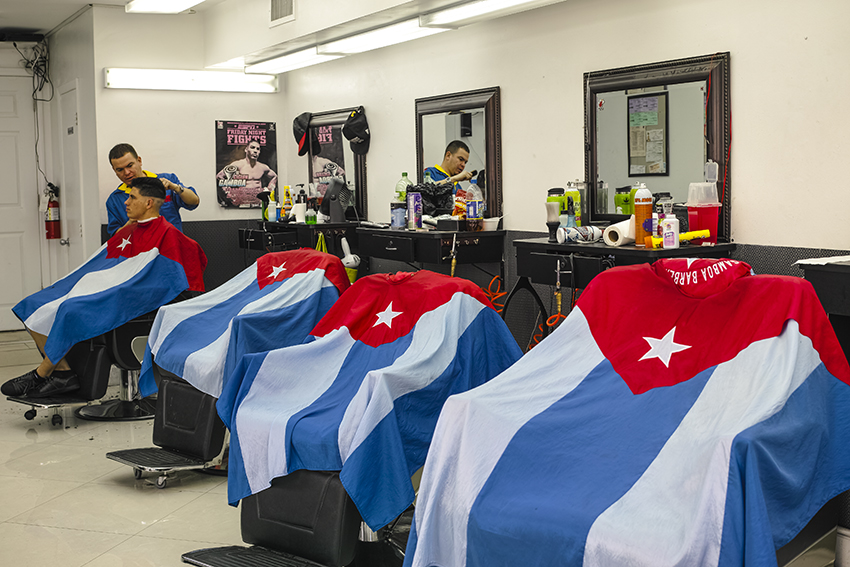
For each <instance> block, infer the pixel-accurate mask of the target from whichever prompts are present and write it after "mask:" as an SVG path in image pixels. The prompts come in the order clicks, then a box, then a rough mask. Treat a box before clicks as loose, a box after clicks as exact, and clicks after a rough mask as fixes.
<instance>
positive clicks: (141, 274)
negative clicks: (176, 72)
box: [0, 177, 207, 398]
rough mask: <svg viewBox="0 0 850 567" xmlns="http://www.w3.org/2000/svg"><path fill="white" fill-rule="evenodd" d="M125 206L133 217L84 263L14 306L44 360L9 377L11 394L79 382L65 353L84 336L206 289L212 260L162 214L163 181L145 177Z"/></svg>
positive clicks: (64, 388) (48, 392) (42, 393)
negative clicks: (206, 274) (183, 294)
mask: <svg viewBox="0 0 850 567" xmlns="http://www.w3.org/2000/svg"><path fill="white" fill-rule="evenodd" d="M130 187H131V188H132V189H131V191H130V194H129V195H128V197H127V199H126V201H125V202H124V207H125V209H126V211H127V216H128V217H129V218H130V220H131V221H133V222H130V223H129V224H127V225H126V226H124V227H123V228H121V229H120V230H119V231H118V232H116V233H115V235H114V236H113V237H112V238H110V239H109V240H108V241H107V242H106V244H104V245H103V246H101V247H100V249H98V251H97V252H95V254H94V255H93V256H92V257H91V258H89V259H88V260H87V261H86V262H85V263H84V264H83V265H82V266H80V267H79V268H77V269H76V270H75V271H73V272H71V273H70V274H68V275H67V276H65V277H64V278H62V279H60V280H59V281H57V282H56V283H54V284H53V285H51V286H50V287H48V288H46V289H43V290H41V291H39V292H36V293H34V294H32V295H30V296H29V297H26V298H25V299H23V300H22V301H21V302H20V303H18V304H17V305H15V307H13V308H12V311H13V312H14V313H15V315H16V316H17V317H18V318H19V319H20V320H21V322H23V324H24V326H25V327H26V329H27V331H28V332H29V333H30V335H32V338H33V340H34V341H35V343H36V346H37V347H38V349H39V351H40V352H41V354H42V356H44V359H43V360H42V362H41V364H39V365H38V367H37V368H35V369H34V370H30V371H29V372H27V373H26V374H24V375H23V376H19V377H17V378H13V379H12V380H9V381H8V382H6V383H5V384H3V386H2V387H0V392H2V393H3V394H5V395H7V396H25V395H26V396H30V397H35V398H38V397H48V396H53V395H57V394H64V393H67V392H71V391H74V390H76V389H78V388H79V380H78V378H77V377H76V375H75V374H74V372H73V371H72V370H71V367H70V366H69V365H68V362H67V361H66V360H65V358H64V356H65V354H66V353H67V352H68V350H70V348H71V347H72V346H73V345H75V344H76V343H78V342H80V341H84V340H86V339H90V338H92V337H96V336H98V335H101V334H103V333H106V332H108V331H111V330H112V329H115V328H117V327H119V326H120V325H122V324H123V323H126V322H127V321H130V320H131V319H134V318H136V317H138V316H140V315H144V314H145V313H148V312H150V311H153V310H154V309H157V308H158V307H160V306H161V305H164V304H166V303H168V302H169V301H171V300H173V299H174V298H176V297H177V296H178V295H179V294H180V293H181V292H182V291H184V290H187V289H190V290H196V291H203V289H204V282H203V271H204V268H205V267H206V264H207V258H206V256H205V255H204V252H203V250H201V247H200V246H199V245H198V243H197V242H195V241H194V240H192V239H190V238H188V237H186V236H184V235H183V233H182V232H180V231H179V230H177V229H176V228H174V227H173V226H172V225H171V224H170V223H169V222H168V221H166V220H165V219H164V218H162V217H161V216H160V215H159V209H160V206H162V203H163V201H164V199H165V187H164V186H163V184H162V182H161V181H160V180H159V179H157V178H154V177H139V178H136V179H134V180H133V181H131V182H130Z"/></svg>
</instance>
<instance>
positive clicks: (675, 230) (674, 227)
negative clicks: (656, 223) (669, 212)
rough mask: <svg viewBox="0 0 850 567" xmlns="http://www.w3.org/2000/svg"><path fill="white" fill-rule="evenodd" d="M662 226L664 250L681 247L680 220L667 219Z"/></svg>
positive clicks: (674, 218)
mask: <svg viewBox="0 0 850 567" xmlns="http://www.w3.org/2000/svg"><path fill="white" fill-rule="evenodd" d="M661 225H662V227H661V228H662V233H661V239H662V246H663V247H664V248H667V249H669V248H678V247H679V219H677V218H676V217H665V218H664V221H663V222H662V223H661Z"/></svg>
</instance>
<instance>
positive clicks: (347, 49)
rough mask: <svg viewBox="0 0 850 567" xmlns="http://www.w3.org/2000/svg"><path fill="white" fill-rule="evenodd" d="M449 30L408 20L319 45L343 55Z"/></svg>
mask: <svg viewBox="0 0 850 567" xmlns="http://www.w3.org/2000/svg"><path fill="white" fill-rule="evenodd" d="M443 31H447V30H446V29H439V28H423V27H419V20H408V21H406V22H401V23H399V24H393V25H391V26H387V27H384V28H379V29H376V30H373V31H370V32H366V33H361V34H358V35H354V36H351V37H347V38H345V39H340V40H337V41H331V42H329V43H325V44H322V45H319V46H318V50H319V53H326V54H330V53H336V54H342V55H351V54H353V53H363V52H364V51H370V50H372V49H379V48H381V47H386V46H388V45H395V44H397V43H402V42H404V41H410V40H413V39H419V38H420V37H425V36H429V35H433V34H435V33H440V32H443Z"/></svg>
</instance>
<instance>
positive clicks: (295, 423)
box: [218, 271, 521, 530]
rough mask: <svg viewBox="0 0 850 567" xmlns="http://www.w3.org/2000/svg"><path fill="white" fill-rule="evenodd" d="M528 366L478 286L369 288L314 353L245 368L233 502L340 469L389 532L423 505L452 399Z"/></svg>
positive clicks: (234, 412)
mask: <svg viewBox="0 0 850 567" xmlns="http://www.w3.org/2000/svg"><path fill="white" fill-rule="evenodd" d="M520 355H521V351H520V349H519V346H517V343H516V341H515V340H514V338H513V336H512V335H511V334H510V332H509V331H508V328H507V326H506V325H505V323H504V321H502V319H501V318H500V317H499V315H498V314H497V313H496V311H495V310H494V309H493V308H492V305H491V304H490V302H489V301H488V300H487V298H486V297H485V296H484V294H483V292H482V291H481V290H480V289H479V288H478V287H477V286H476V285H475V284H473V283H472V282H469V281H467V280H463V279H460V278H450V277H448V276H445V275H440V274H435V273H433V272H429V271H419V272H416V273H398V274H376V275H372V276H368V277H365V278H361V279H359V280H358V281H357V282H356V283H355V284H354V285H353V286H352V287H351V288H350V289H349V290H348V291H347V292H345V294H343V295H342V296H341V297H340V298H339V300H338V301H337V302H336V304H334V306H333V307H332V308H331V309H330V311H328V313H327V315H325V317H324V318H323V319H322V320H321V321H320V322H319V324H318V325H316V328H315V329H313V331H312V332H311V336H310V337H308V339H307V340H306V341H305V342H304V343H303V344H300V345H296V346H291V347H288V348H283V349H277V350H273V351H271V352H268V353H263V354H251V355H247V356H245V357H243V358H242V360H241V362H240V363H239V365H238V366H237V369H236V371H235V372H234V375H235V376H236V377H238V379H237V378H234V379H232V380H231V383H234V384H235V383H236V382H237V380H238V382H240V383H241V388H240V390H239V391H238V392H237V393H236V395H235V396H229V395H226V393H223V394H222V397H221V398H220V399H219V401H218V409H219V414H220V415H221V416H222V419H224V420H225V423H226V425H227V426H228V427H230V431H231V437H230V457H229V463H228V475H227V482H228V499H229V501H230V503H231V504H235V503H236V502H238V501H239V500H240V499H242V498H244V497H246V496H249V495H250V494H254V493H257V492H259V491H261V490H263V489H265V488H267V487H269V486H270V484H271V480H272V479H273V478H276V477H279V476H283V475H286V474H288V473H291V472H293V471H296V470H298V469H309V470H323V471H327V470H338V471H340V480H341V481H342V484H343V486H344V487H345V489H346V491H347V492H348V494H349V495H350V496H351V498H352V500H353V501H354V503H355V505H356V506H357V509H358V510H359V511H360V514H361V516H362V517H363V520H364V521H365V522H366V523H367V524H368V525H369V526H370V527H371V528H372V529H375V530H376V529H378V528H380V527H382V526H384V525H386V524H387V523H389V522H390V521H392V520H393V519H394V518H395V517H397V516H398V515H399V514H401V513H402V512H403V511H404V510H405V509H406V508H407V507H408V506H409V505H410V503H411V502H413V498H414V492H413V486H412V485H411V481H410V477H411V475H412V474H413V473H414V472H415V471H416V470H418V469H419V467H421V466H422V464H423V463H424V462H425V454H426V452H427V450H428V444H429V443H430V441H431V435H432V433H433V430H434V425H435V424H436V421H437V416H438V415H439V413H440V408H442V406H443V402H445V400H446V398H448V397H449V396H450V395H452V394H456V393H458V392H463V391H466V390H468V389H470V388H474V387H476V386H478V385H480V384H484V383H485V382H487V381H488V380H489V379H490V378H492V377H494V376H496V375H497V374H499V373H500V372H502V371H503V370H504V369H506V368H508V367H509V366H510V365H511V364H513V363H514V362H515V361H516V360H517V359H519V357H520ZM228 410H230V411H228ZM226 415H231V416H232V417H231V418H230V419H229V420H228V419H227V418H225V417H224V416H226Z"/></svg>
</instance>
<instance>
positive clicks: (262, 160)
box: [215, 120, 277, 208]
mask: <svg viewBox="0 0 850 567" xmlns="http://www.w3.org/2000/svg"><path fill="white" fill-rule="evenodd" d="M215 161H216V172H217V173H216V195H217V198H218V204H219V205H221V206H222V207H227V208H252V207H259V206H260V204H261V202H260V199H258V198H257V195H258V194H259V193H261V192H263V191H265V190H268V191H274V189H275V188H276V187H277V173H275V172H276V170H277V131H276V130H275V123H274V122H236V121H232V120H216V123H215Z"/></svg>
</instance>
